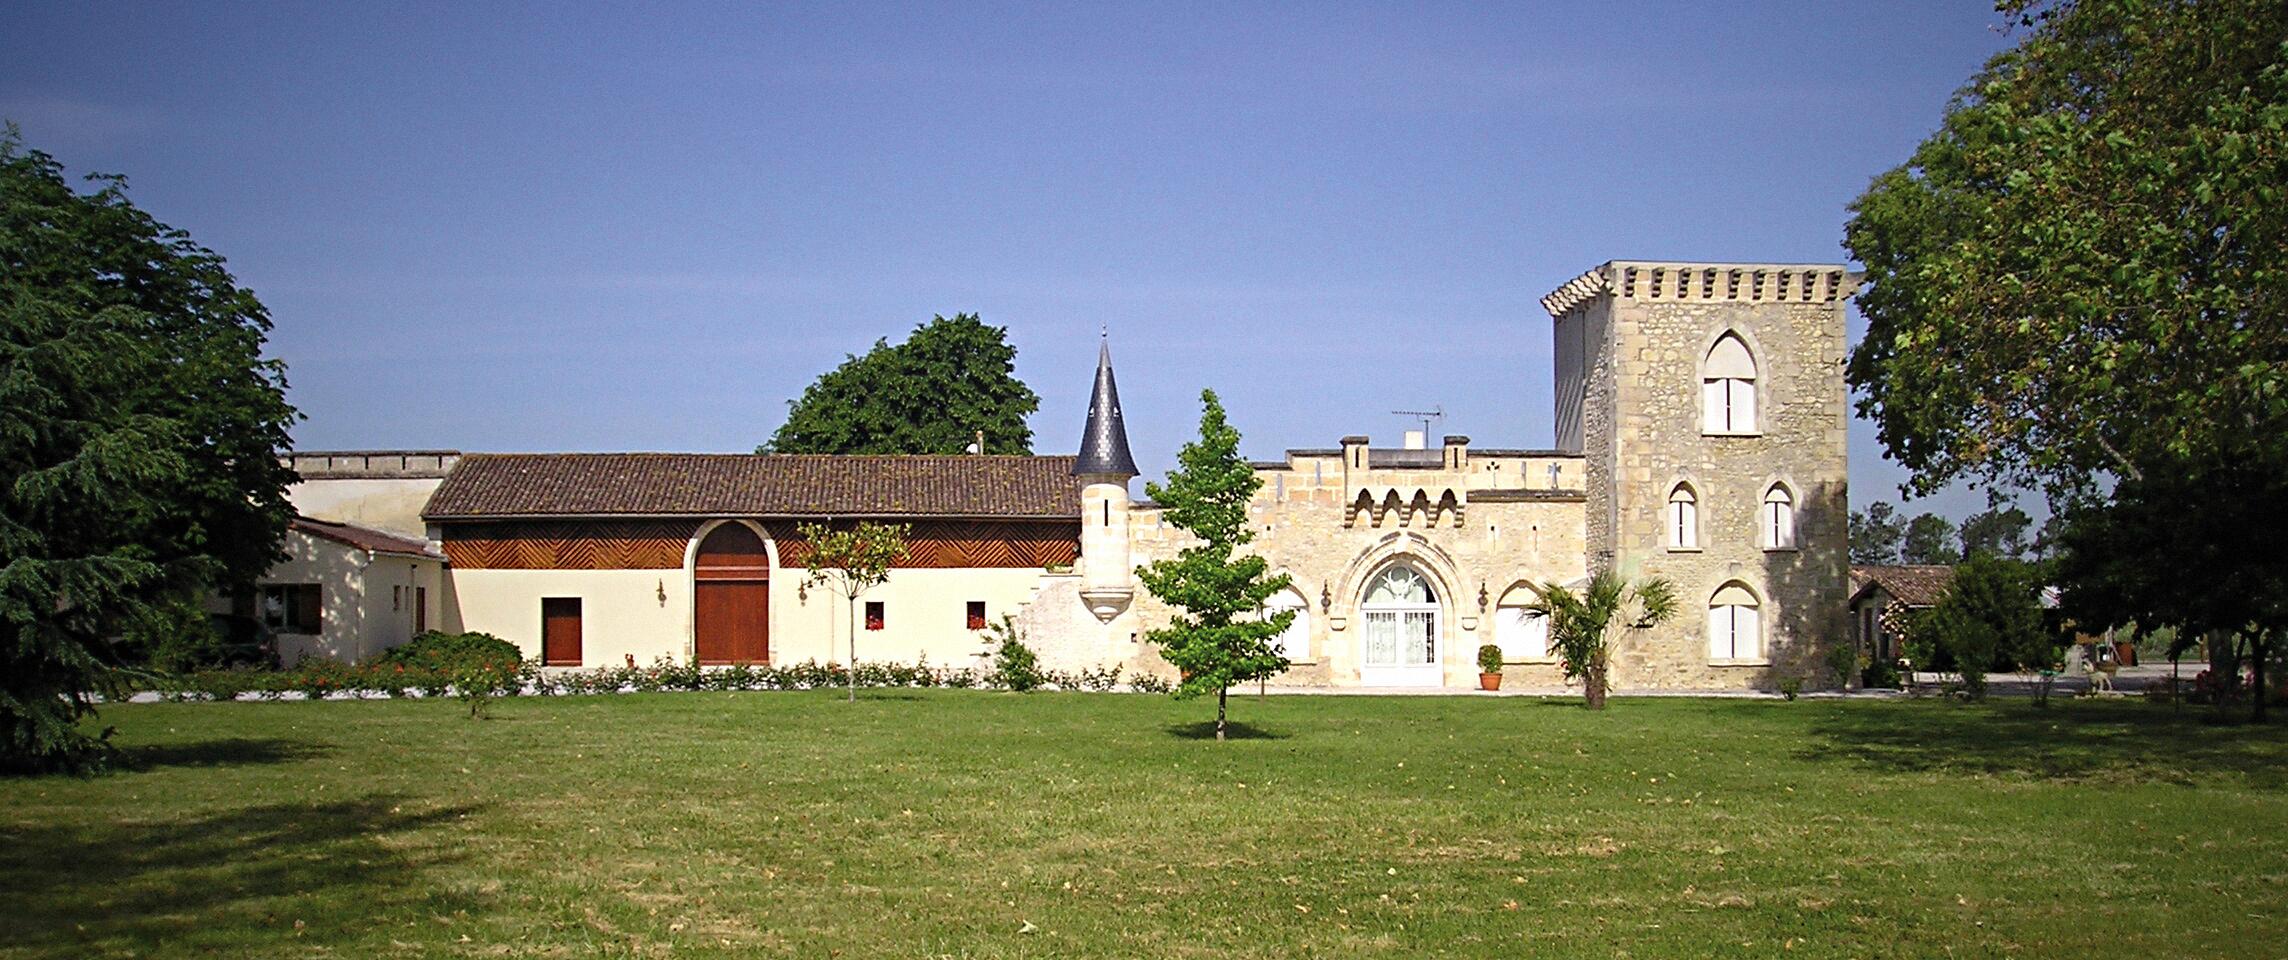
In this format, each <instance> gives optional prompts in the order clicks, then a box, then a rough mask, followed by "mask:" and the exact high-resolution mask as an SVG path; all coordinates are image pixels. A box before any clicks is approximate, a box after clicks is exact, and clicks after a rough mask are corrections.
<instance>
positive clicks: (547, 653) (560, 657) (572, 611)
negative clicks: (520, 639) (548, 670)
mask: <svg viewBox="0 0 2288 960" xmlns="http://www.w3.org/2000/svg"><path fill="white" fill-rule="evenodd" d="M540 662H542V663H545V664H547V665H549V666H551V667H577V666H579V665H580V598H579V597H544V598H542V599H541V601H540Z"/></svg>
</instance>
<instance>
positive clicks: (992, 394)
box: [756, 313, 1041, 453]
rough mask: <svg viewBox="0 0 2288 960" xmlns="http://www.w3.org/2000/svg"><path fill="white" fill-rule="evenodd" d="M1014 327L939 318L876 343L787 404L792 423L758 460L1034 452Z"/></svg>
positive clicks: (1031, 398)
mask: <svg viewBox="0 0 2288 960" xmlns="http://www.w3.org/2000/svg"><path fill="white" fill-rule="evenodd" d="M1016 371H1017V348H1016V347H1013V346H1010V345H1009V341H1008V330H1007V329H1005V328H1002V327H989V326H986V325H985V323H984V321H982V320H979V319H978V317H977V315H976V314H974V313H960V314H955V315H954V316H953V317H952V318H951V319H948V318H946V317H943V316H940V317H936V318H933V319H932V320H930V322H928V323H925V324H922V325H920V326H917V327H915V328H914V332H913V334H912V335H911V336H909V337H907V338H906V340H905V342H903V343H897V344H892V343H890V342H889V341H888V340H886V339H885V340H876V341H874V349H872V350H869V351H867V353H866V355H865V356H863V357H859V356H853V357H850V358H848V359H847V360H845V361H844V362H843V364H842V365H841V366H839V367H836V368H834V369H833V370H829V371H827V372H826V373H825V374H823V375H821V376H820V377H819V378H818V380H817V381H815V382H813V383H812V384H811V385H810V387H809V388H808V389H805V390H804V391H803V392H802V396H801V397H800V398H798V399H795V400H790V401H787V419H786V422H785V423H783V424H781V425H780V426H779V429H778V432H777V433H776V434H774V435H772V437H771V442H770V443H768V444H765V445H763V446H762V447H760V448H758V449H757V450H756V452H757V453H960V452H962V451H963V450H965V449H968V447H969V445H970V444H972V443H975V442H977V434H978V433H979V432H981V431H982V432H983V433H984V435H985V442H984V449H983V450H982V451H980V452H983V453H1031V452H1032V451H1033V430H1032V428H1031V427H1029V426H1026V425H1025V418H1026V417H1029V416H1031V415H1032V414H1033V411H1035V410H1038V409H1040V406H1041V398H1040V397H1039V396H1038V395H1036V394H1034V393H1033V390H1032V388H1031V387H1027V386H1025V382H1024V381H1022V380H1019V379H1017V373H1016Z"/></svg>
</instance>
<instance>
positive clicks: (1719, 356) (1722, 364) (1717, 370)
mask: <svg viewBox="0 0 2288 960" xmlns="http://www.w3.org/2000/svg"><path fill="white" fill-rule="evenodd" d="M1700 432H1701V433H1704V434H1750V433H1755V432H1757V427H1756V358H1755V355H1754V354H1751V353H1749V352H1748V344H1747V343H1746V341H1743V340H1741V339H1740V335H1739V334H1736V333H1726V334H1724V335H1723V336H1721V337H1718V338H1716V345H1715V346H1714V347H1711V348H1709V350H1708V362H1707V363H1706V364H1704V365H1703V366H1702V370H1701V374H1700Z"/></svg>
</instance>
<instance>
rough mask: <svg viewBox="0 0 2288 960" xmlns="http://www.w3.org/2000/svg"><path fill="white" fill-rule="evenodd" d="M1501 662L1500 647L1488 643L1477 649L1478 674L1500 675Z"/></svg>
mask: <svg viewBox="0 0 2288 960" xmlns="http://www.w3.org/2000/svg"><path fill="white" fill-rule="evenodd" d="M1501 662H1502V655H1501V648H1500V647H1498V646H1495V645H1493V644H1490V643H1489V644H1485V645H1483V646H1480V647H1479V648H1478V672H1479V673H1500V672H1501Z"/></svg>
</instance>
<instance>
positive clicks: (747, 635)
mask: <svg viewBox="0 0 2288 960" xmlns="http://www.w3.org/2000/svg"><path fill="white" fill-rule="evenodd" d="M770 611H771V585H770V582H769V581H766V580H702V581H699V591H698V609H697V610H696V611H695V613H696V614H697V623H695V624H694V626H695V627H696V628H697V634H698V635H697V640H698V646H699V662H700V663H769V662H770V660H771V616H770Z"/></svg>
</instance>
